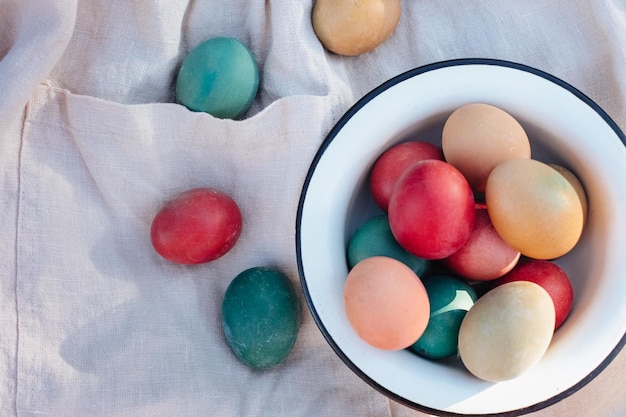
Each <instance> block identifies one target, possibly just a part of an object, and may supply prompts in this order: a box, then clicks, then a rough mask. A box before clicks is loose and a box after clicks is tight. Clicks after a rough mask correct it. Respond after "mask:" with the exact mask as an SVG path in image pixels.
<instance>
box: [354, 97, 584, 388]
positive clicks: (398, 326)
mask: <svg viewBox="0 0 626 417" xmlns="http://www.w3.org/2000/svg"><path fill="white" fill-rule="evenodd" d="M369 187H370V191H371V194H372V197H373V199H374V201H375V203H376V205H377V206H378V207H379V208H380V209H381V210H382V212H383V213H384V214H380V215H376V216H374V217H372V218H370V219H368V220H367V221H365V222H364V223H363V224H361V225H360V226H359V227H358V229H357V230H356V232H355V233H354V234H353V235H352V236H351V238H350V239H349V242H348V247H347V259H348V264H349V267H350V271H349V273H348V276H347V278H346V281H345V284H344V306H345V311H346V314H347V317H348V320H349V322H350V325H351V326H352V328H353V329H354V330H355V331H356V333H357V334H358V335H359V337H360V338H361V339H363V340H364V341H365V342H367V343H368V344H370V345H372V346H374V347H376V348H379V349H383V350H400V349H408V350H410V351H412V352H414V353H415V354H417V355H419V356H421V357H424V358H427V359H432V360H438V359H442V358H447V357H452V356H455V355H456V356H458V357H459V358H460V361H461V362H462V363H463V365H464V366H465V368H467V370H468V371H469V372H470V373H472V374H473V375H475V376H476V377H478V378H480V379H483V380H487V381H505V380H510V379H513V378H516V377H517V376H519V375H521V374H522V373H524V372H526V371H527V370H528V369H530V368H531V367H532V366H534V365H535V364H536V363H538V362H539V361H540V360H541V358H542V356H543V355H544V353H545V352H546V351H547V349H548V347H549V345H550V342H551V340H552V337H553V334H554V332H555V331H557V330H558V328H559V327H560V326H561V324H562V323H563V322H564V321H565V319H566V318H567V316H568V314H569V312H570V310H571V307H572V304H573V297H574V294H573V289H572V284H571V282H570V280H569V278H568V276H567V274H566V273H565V272H564V271H563V270H562V269H561V268H560V267H559V266H557V265H556V264H555V263H554V262H553V260H555V259H557V258H559V257H561V256H563V255H565V254H567V253H568V252H569V251H570V250H572V249H573V248H574V247H575V246H576V244H577V242H578V240H579V238H580V236H581V234H582V232H583V229H584V226H585V221H586V215H587V199H586V196H585V191H584V188H583V186H582V184H581V183H580V181H579V180H578V179H577V178H576V176H575V175H574V174H573V173H572V172H571V171H569V170H568V169H567V168H565V167H563V166H559V165H554V164H546V163H544V162H541V161H539V160H535V159H533V157H532V155H531V147H530V142H529V140H528V137H527V135H526V132H525V131H524V129H523V127H522V126H521V125H520V123H518V121H517V120H516V119H515V118H514V117H512V116H511V115H510V114H508V113H507V112H505V111H504V110H502V109H500V108H498V107H495V106H492V105H489V104H485V103H471V104H467V105H463V106H461V107H459V108H458V109H456V110H455V111H454V112H453V113H452V114H451V115H450V116H449V117H448V118H447V120H446V122H445V124H444V127H443V131H442V135H441V146H439V145H435V144H432V143H428V142H421V141H419V140H414V141H408V142H403V143H400V144H396V145H394V146H392V147H390V148H388V149H387V150H386V151H385V152H384V153H383V154H382V155H381V156H380V157H379V158H378V159H377V160H376V162H375V164H374V166H373V168H372V171H371V173H370V178H369Z"/></svg>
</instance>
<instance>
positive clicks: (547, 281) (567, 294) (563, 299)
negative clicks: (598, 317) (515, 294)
mask: <svg viewBox="0 0 626 417" xmlns="http://www.w3.org/2000/svg"><path fill="white" fill-rule="evenodd" d="M513 281H530V282H534V283H535V284H538V285H540V286H541V287H542V288H543V289H544V290H546V291H547V292H548V294H549V295H550V297H551V298H552V302H553V303H554V310H555V313H556V317H555V323H554V329H555V330H556V329H558V328H559V327H561V325H562V324H563V322H564V321H565V319H566V318H567V316H568V315H569V313H570V311H571V310H572V305H573V303H574V288H573V287H572V283H571V281H570V279H569V277H568V276H567V273H566V272H565V271H564V270H562V269H561V268H560V267H559V266H558V265H556V264H555V263H553V262H550V261H543V260H535V259H530V260H527V261H525V262H522V263H520V264H519V265H517V266H516V267H515V268H513V270H512V271H511V272H509V273H508V274H506V275H505V276H503V277H502V278H499V279H497V280H495V281H493V282H492V285H493V286H494V287H497V286H498V285H502V284H506V283H507V282H513Z"/></svg>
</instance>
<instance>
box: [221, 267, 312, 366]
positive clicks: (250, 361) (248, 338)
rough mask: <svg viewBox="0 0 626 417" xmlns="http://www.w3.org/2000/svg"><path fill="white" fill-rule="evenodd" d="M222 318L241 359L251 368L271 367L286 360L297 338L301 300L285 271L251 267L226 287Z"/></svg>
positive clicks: (227, 338)
mask: <svg viewBox="0 0 626 417" xmlns="http://www.w3.org/2000/svg"><path fill="white" fill-rule="evenodd" d="M221 321H222V329H223V331H224V336H225V338H226V342H227V344H228V346H229V347H230V349H231V350H232V351H233V353H234V354H235V356H236V357H237V358H238V359H239V360H241V361H242V362H243V363H245V364H246V365H248V366H250V367H252V368H256V369H265V368H270V367H273V366H276V365H278V364H280V363H281V362H282V361H283V360H285V359H286V358H287V356H288V355H289V353H290V352H291V350H292V348H293V346H294V344H295V342H296V338H297V336H298V332H299V329H300V304H299V301H298V297H297V295H296V293H295V291H294V288H293V286H292V285H291V282H290V281H289V279H288V278H287V276H285V275H284V274H283V273H281V272H280V271H277V270H275V269H272V268H265V267H255V268H250V269H248V270H245V271H243V272H241V273H240V274H239V275H237V276H236V277H235V278H234V279H233V280H232V281H231V283H230V285H229V286H228V288H227V289H226V293H225V294H224V299H223V301H222V320H221Z"/></svg>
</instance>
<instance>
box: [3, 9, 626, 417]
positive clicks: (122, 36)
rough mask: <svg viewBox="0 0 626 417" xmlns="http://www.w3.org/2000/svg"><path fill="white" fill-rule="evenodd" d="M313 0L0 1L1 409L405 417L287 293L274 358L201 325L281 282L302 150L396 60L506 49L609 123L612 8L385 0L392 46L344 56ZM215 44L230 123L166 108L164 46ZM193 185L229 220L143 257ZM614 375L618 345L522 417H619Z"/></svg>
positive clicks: (172, 63) (619, 23)
mask: <svg viewBox="0 0 626 417" xmlns="http://www.w3.org/2000/svg"><path fill="white" fill-rule="evenodd" d="M312 5H313V1H312V0H266V1H259V0H230V1H223V0H197V1H193V0H189V1H182V0H181V1H166V0H149V1H148V0H89V1H87V0H84V1H78V0H0V184H1V186H0V204H1V207H2V213H3V216H0V230H2V233H1V234H0V326H1V328H0V331H1V333H0V334H1V335H2V336H1V337H0V375H1V376H2V384H0V415H1V416H6V417H31V416H68V417H73V416H90V417H98V416H107V417H122V416H124V417H130V416H132V417H144V416H174V415H177V416H187V417H195V416H223V417H240V416H241V417H243V416H246V417H251V416H259V417H261V416H263V417H265V416H273V417H278V416H294V417H295V416H303V417H304V416H306V417H308V416H317V417H323V416H329V417H330V416H359V417H380V416H394V417H412V416H424V414H422V413H420V412H417V411H414V410H411V409H409V408H406V407H404V406H402V405H399V404H397V403H395V402H393V401H391V400H388V399H387V398H386V397H384V396H383V395H382V394H379V393H378V392H376V391H375V390H373V389H372V388H370V387H369V386H368V385H367V384H365V383H364V382H362V381H361V380H360V379H359V378H358V377H356V376H355V375H353V374H352V373H351V372H350V371H349V370H348V368H347V367H346V366H344V365H343V364H342V362H341V361H340V360H339V359H338V358H337V357H336V356H335V354H334V353H333V351H332V349H331V348H330V347H329V346H328V345H327V344H326V342H325V340H324V339H323V337H322V335H321V333H320V332H319V330H318V329H317V327H316V326H315V324H314V322H313V320H312V318H311V316H310V314H309V312H308V310H307V309H306V305H305V302H304V299H303V298H302V299H301V301H302V307H303V319H302V328H301V332H300V335H299V338H298V341H297V344H296V346H295V348H294V350H293V352H292V354H291V355H290V356H289V358H288V359H287V360H286V361H285V362H284V363H283V364H281V365H280V366H279V367H277V368H275V369H272V370H267V371H262V372H260V371H253V370H251V369H249V368H247V367H245V366H244V365H242V364H241V363H240V362H238V361H237V360H236V359H235V358H234V356H233V355H232V354H231V352H230V351H229V349H228V347H227V346H226V344H225V341H224V339H223V336H222V332H221V328H220V322H219V309H220V303H221V298H222V295H223V292H224V291H225V289H226V287H227V285H228V283H229V282H230V280H231V279H232V278H234V277H235V276H236V275H237V274H238V273H239V272H241V271H243V270H244V269H246V268H249V267H252V266H274V267H277V268H279V269H281V270H282V271H284V272H285V273H286V274H287V275H288V276H289V277H290V279H291V280H292V281H293V283H294V284H295V285H296V288H298V289H299V288H300V286H299V278H298V275H297V267H296V260H295V237H294V232H295V215H296V208H297V203H298V198H299V195H300V188H301V186H302V183H303V181H304V178H305V175H306V172H307V169H308V167H309V164H310V162H311V160H312V158H313V156H314V154H315V151H316V150H317V147H318V146H319V145H320V143H321V142H322V140H323V139H324V136H325V134H326V133H327V132H328V130H329V129H330V128H331V127H332V125H333V123H334V122H336V121H337V120H338V119H339V117H341V115H342V114H343V112H345V111H346V110H347V109H348V108H349V107H350V106H351V105H352V104H353V103H354V102H355V101H356V100H358V99H359V98H360V97H362V96H363V95H364V94H365V93H367V92H368V91H369V90H371V89H372V88H374V87H376V86H377V85H379V84H380V83H382V82H384V81H385V80H387V79H388V78H391V77H393V76H395V75H397V74H399V73H401V72H404V71H406V70H409V69H411V68H414V67H417V66H420V65H423V64H428V63H432V62H435V61H441V60H446V59H452V58H466V57H484V58H499V59H506V60H511V61H516V62H520V63H523V64H527V65H530V66H534V67H536V68H539V69H541V70H544V71H547V72H549V73H552V74H554V75H556V76H557V77H560V78H562V79H563V80H565V81H567V82H569V83H571V84H573V85H574V86H575V87H577V88H579V89H580V90H582V91H583V92H584V93H586V94H587V95H589V96H590V97H591V98H592V99H594V100H595V101H596V102H597V103H598V104H599V105H600V106H602V107H603V108H604V109H605V110H606V111H607V112H608V114H609V115H610V116H611V117H612V118H613V119H614V120H615V121H616V122H617V124H618V125H619V126H620V127H621V128H622V129H624V128H626V108H625V105H624V104H625V103H626V90H625V87H626V71H624V68H625V67H626V56H625V47H624V45H625V44H626V2H625V1H624V0H561V1H554V0H525V1H523V2H522V1H516V0H497V1H496V0H474V1H466V2H459V1H456V0H439V1H423V0H403V1H402V7H403V10H402V18H401V20H400V23H399V26H398V28H397V30H396V31H395V32H394V34H393V35H392V37H391V38H390V39H388V41H387V42H385V43H384V44H383V45H381V46H380V47H379V48H377V49H376V50H374V51H373V52H371V53H368V54H364V55H361V56H358V57H341V56H337V55H333V54H331V53H328V52H327V51H325V50H324V48H323V47H322V46H321V44H320V43H319V41H318V40H317V38H316V36H315V34H314V32H313V29H312V26H311V19H310V16H311V9H312ZM214 36H232V37H235V38H237V39H239V40H241V41H242V42H244V43H245V44H246V45H248V46H249V47H250V49H251V50H252V52H253V53H254V54H255V56H256V57H257V60H258V63H259V67H260V71H261V80H260V81H261V84H260V90H259V94H258V96H257V98H256V100H255V102H254V104H253V107H252V108H251V109H250V111H249V112H248V114H246V116H245V118H244V119H243V120H239V121H230V120H218V119H215V118H213V117H211V116H209V115H207V114H199V113H192V112H190V111H188V110H187V109H185V108H184V107H182V106H179V105H177V104H175V103H174V94H173V87H174V83H175V77H176V71H177V68H178V66H179V65H180V62H181V60H182V58H183V57H184V56H185V54H186V52H187V51H189V49H190V48H192V47H194V46H195V45H197V44H198V43H200V42H201V41H203V40H205V39H208V38H210V37H214ZM416 100H419V97H416ZM195 186H212V187H215V188H218V189H221V190H223V191H225V192H227V193H229V194H230V195H231V196H232V197H233V198H234V199H235V200H236V201H237V202H238V203H239V205H240V207H241V210H242V214H243V218H244V226H243V232H242V235H241V238H240V240H239V242H238V243H237V245H236V246H235V248H234V249H233V250H232V251H231V252H230V253H228V254H227V255H226V256H224V257H223V258H221V259H219V260H217V261H215V262H212V263H209V264H205V265H199V266H179V265H174V264H172V263H169V262H167V261H165V260H163V259H162V258H160V257H159V256H158V255H157V254H156V253H155V252H154V250H153V249H152V247H151V245H150V241H149V227H150V222H151V220H152V217H153V216H154V214H155V213H156V211H157V210H158V208H159V207H160V205H161V204H162V203H163V202H164V201H165V200H166V199H168V198H170V197H172V196H173V195H175V194H176V193H178V192H180V191H183V190H185V189H187V188H191V187H195ZM299 291H300V290H299ZM625 375H626V352H622V353H621V354H620V355H619V356H618V357H617V358H616V359H615V360H614V361H613V363H612V364H611V365H610V366H609V367H608V368H607V369H605V370H604V372H602V373H601V374H600V375H599V376H598V377H597V378H596V379H594V380H593V381H592V382H591V383H589V384H588V385H587V386H585V387H584V388H582V389H581V390H580V391H578V392H576V393H575V394H573V395H572V396H570V397H568V398H567V399H565V400H564V401H562V402H560V403H558V404H556V405H554V406H552V407H549V408H546V409H544V410H541V411H539V412H536V413H533V414H532V415H533V416H537V417H550V416H555V417H556V416H568V417H578V416H580V417H586V416H601V417H623V416H625V415H626V384H624V383H623V381H624V376H625Z"/></svg>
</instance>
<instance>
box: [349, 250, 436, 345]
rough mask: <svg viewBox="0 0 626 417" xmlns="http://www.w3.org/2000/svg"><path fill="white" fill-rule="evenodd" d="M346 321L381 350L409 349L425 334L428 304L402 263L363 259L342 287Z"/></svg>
mask: <svg viewBox="0 0 626 417" xmlns="http://www.w3.org/2000/svg"><path fill="white" fill-rule="evenodd" d="M344 305H345V310H346V315H347V316H348V321H349V322H350V324H351V326H352V328H353V329H354V330H355V331H356V333H357V334H358V335H359V337H360V338H361V339H363V340H364V341H365V342H367V343H368V344H370V345H372V346H374V347H377V348H379V349H384V350H399V349H405V348H407V347H409V346H411V345H412V344H413V343H415V342H416V341H417V339H419V337H420V336H421V335H422V333H424V330H426V326H427V325H428V319H429V317H430V303H429V301H428V294H427V293H426V289H425V288H424V285H423V284H422V282H421V281H420V280H419V278H418V277H417V275H415V273H414V272H413V271H412V270H411V269H410V268H409V267H408V266H406V265H404V264H403V263H402V262H400V261H397V260H395V259H393V258H388V257H384V256H374V257H371V258H366V259H364V260H362V261H361V262H359V263H357V264H356V265H355V266H354V268H352V269H351V270H350V273H349V274H348V277H347V279H346V282H345V284H344Z"/></svg>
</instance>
